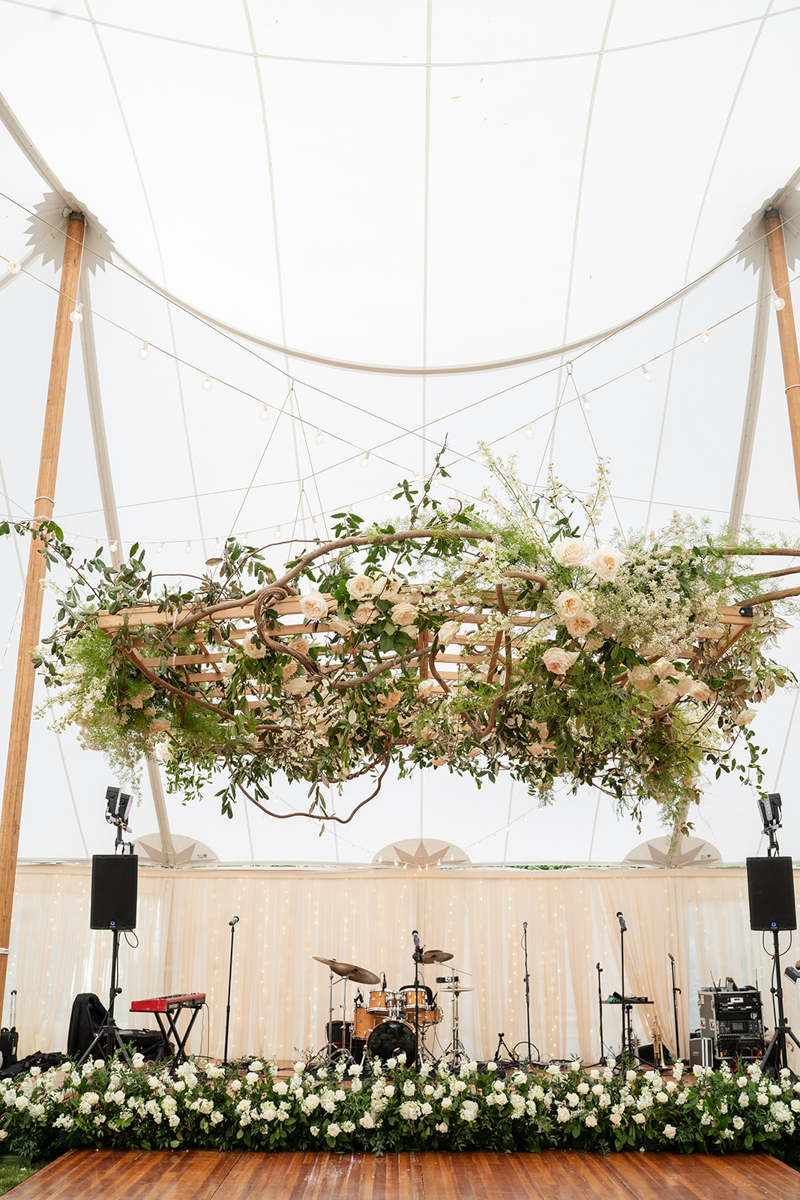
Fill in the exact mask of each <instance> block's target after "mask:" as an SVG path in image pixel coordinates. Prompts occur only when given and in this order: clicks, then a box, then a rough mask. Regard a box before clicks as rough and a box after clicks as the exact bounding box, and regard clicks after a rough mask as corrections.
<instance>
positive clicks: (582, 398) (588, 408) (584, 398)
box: [581, 396, 592, 412]
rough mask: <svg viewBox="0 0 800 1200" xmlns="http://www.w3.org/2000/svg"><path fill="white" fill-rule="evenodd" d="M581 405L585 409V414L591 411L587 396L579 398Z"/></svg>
mask: <svg viewBox="0 0 800 1200" xmlns="http://www.w3.org/2000/svg"><path fill="white" fill-rule="evenodd" d="M581 404H582V405H583V407H584V408H585V409H586V411H587V412H591V411H592V405H591V402H590V400H589V398H588V396H581Z"/></svg>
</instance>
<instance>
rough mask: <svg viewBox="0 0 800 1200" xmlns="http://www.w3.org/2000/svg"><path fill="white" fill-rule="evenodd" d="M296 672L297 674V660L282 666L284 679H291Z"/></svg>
mask: <svg viewBox="0 0 800 1200" xmlns="http://www.w3.org/2000/svg"><path fill="white" fill-rule="evenodd" d="M296 674H297V663H296V662H290V663H287V664H286V666H285V667H281V675H282V676H283V678H284V679H291V678H292V676H293V675H296Z"/></svg>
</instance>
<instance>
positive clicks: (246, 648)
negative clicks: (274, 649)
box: [242, 633, 267, 658]
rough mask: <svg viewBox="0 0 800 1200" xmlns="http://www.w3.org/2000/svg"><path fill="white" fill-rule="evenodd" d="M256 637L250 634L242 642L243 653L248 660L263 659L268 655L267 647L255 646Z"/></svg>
mask: <svg viewBox="0 0 800 1200" xmlns="http://www.w3.org/2000/svg"><path fill="white" fill-rule="evenodd" d="M255 637H256V635H255V634H254V633H248V635H247V637H246V638H245V639H244V641H243V642H242V653H243V654H246V655H247V657H248V658H263V657H264V655H265V654H266V653H267V651H266V647H264V646H257V645H256V644H255Z"/></svg>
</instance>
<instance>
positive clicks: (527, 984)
mask: <svg viewBox="0 0 800 1200" xmlns="http://www.w3.org/2000/svg"><path fill="white" fill-rule="evenodd" d="M522 948H523V951H524V954H525V1015H526V1018H527V1025H528V1066H530V1065H531V1063H532V1061H533V1054H532V1053H531V977H530V974H529V972H528V922H527V921H523V922H522ZM498 1049H499V1047H498Z"/></svg>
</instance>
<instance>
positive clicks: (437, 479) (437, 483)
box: [431, 474, 442, 488]
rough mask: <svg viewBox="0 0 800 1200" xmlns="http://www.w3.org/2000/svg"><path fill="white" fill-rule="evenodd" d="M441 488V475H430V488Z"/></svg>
mask: <svg viewBox="0 0 800 1200" xmlns="http://www.w3.org/2000/svg"><path fill="white" fill-rule="evenodd" d="M441 486H442V477H441V475H438V474H434V475H431V487H435V488H440V487H441Z"/></svg>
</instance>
